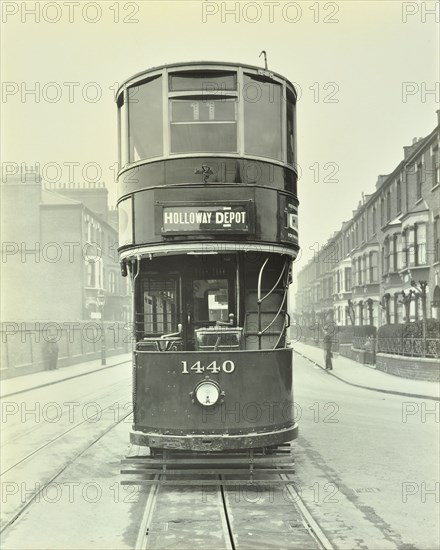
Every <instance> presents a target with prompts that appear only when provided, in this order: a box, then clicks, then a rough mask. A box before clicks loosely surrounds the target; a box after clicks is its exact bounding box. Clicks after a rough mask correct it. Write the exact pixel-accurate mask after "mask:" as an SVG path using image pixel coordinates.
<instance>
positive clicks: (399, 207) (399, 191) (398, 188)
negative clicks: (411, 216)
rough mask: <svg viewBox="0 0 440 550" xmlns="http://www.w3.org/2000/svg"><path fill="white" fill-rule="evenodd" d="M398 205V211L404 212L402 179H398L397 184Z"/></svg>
mask: <svg viewBox="0 0 440 550" xmlns="http://www.w3.org/2000/svg"><path fill="white" fill-rule="evenodd" d="M396 206H397V213H398V214H400V212H402V184H401V181H400V180H398V181H397V185H396Z"/></svg>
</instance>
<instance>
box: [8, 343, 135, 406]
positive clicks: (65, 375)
mask: <svg viewBox="0 0 440 550" xmlns="http://www.w3.org/2000/svg"><path fill="white" fill-rule="evenodd" d="M130 361H131V353H123V354H121V355H112V356H111V357H108V358H107V359H106V363H107V364H106V366H102V365H101V359H96V360H93V361H86V362H84V363H77V364H75V365H68V366H67V367H62V368H58V369H56V370H50V371H48V370H45V371H41V372H35V373H33V374H26V375H23V376H15V377H14V378H8V379H7V380H2V381H1V382H0V397H1V398H4V397H10V396H12V395H15V394H17V393H22V392H25V391H30V390H34V389H37V388H42V387H45V386H51V385H52V384H57V383H58V382H64V381H65V380H70V379H71V378H78V377H79V376H84V375H86V374H90V373H92V372H98V371H101V370H104V369H111V368H112V367H116V366H118V365H121V364H122V363H127V362H130Z"/></svg>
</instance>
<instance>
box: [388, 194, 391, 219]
mask: <svg viewBox="0 0 440 550" xmlns="http://www.w3.org/2000/svg"><path fill="white" fill-rule="evenodd" d="M390 220H391V191H388V193H387V221H388V222H389V221H390Z"/></svg>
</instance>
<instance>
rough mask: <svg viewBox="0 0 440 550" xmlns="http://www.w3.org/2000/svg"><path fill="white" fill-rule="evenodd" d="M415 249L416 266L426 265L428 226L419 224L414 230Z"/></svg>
mask: <svg viewBox="0 0 440 550" xmlns="http://www.w3.org/2000/svg"><path fill="white" fill-rule="evenodd" d="M414 237H415V242H414V248H415V251H416V258H415V263H416V265H424V264H426V224H424V223H421V224H417V225H416V226H415V228H414Z"/></svg>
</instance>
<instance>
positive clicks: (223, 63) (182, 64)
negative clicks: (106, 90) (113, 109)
mask: <svg viewBox="0 0 440 550" xmlns="http://www.w3.org/2000/svg"><path fill="white" fill-rule="evenodd" d="M206 65H212V66H213V67H234V68H237V67H243V68H244V69H252V70H254V71H265V72H267V73H271V74H272V75H274V76H276V77H277V78H280V79H281V80H284V81H285V82H287V84H289V85H290V86H291V87H292V88H293V90H295V96H296V89H295V86H294V85H293V84H292V82H290V80H289V79H288V78H286V77H285V76H283V75H282V74H280V73H277V72H275V71H272V70H270V69H265V68H264V67H259V66H258V65H249V64H247V63H232V62H231V61H187V62H184V61H181V62H179V63H168V64H166V65H158V66H157V67H150V68H149V69H145V70H144V71H140V72H138V73H136V74H134V75H132V76H130V77H129V78H127V79H126V80H124V81H123V82H122V84H121V85H120V86H119V88H118V90H117V92H116V97H118V96H119V94H120V92H121V91H122V89H123V87H124V86H126V85H127V84H129V83H130V82H131V81H132V80H137V79H138V78H139V77H141V76H143V75H148V74H149V73H152V72H155V71H159V70H161V69H170V68H177V67H198V66H206Z"/></svg>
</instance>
